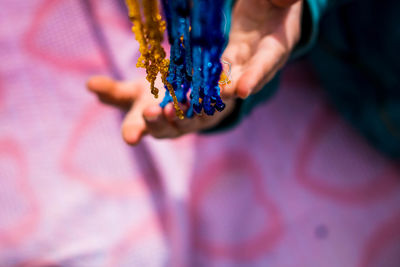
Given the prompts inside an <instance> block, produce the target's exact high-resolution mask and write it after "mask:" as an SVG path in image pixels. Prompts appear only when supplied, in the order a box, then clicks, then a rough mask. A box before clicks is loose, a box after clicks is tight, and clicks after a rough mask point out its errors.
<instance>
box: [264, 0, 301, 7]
mask: <svg viewBox="0 0 400 267" xmlns="http://www.w3.org/2000/svg"><path fill="white" fill-rule="evenodd" d="M269 1H270V2H271V3H272V4H273V5H274V6H276V7H282V8H288V7H290V6H291V5H293V4H295V3H297V2H299V1H300V0H269Z"/></svg>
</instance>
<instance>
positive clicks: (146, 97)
mask: <svg viewBox="0 0 400 267" xmlns="http://www.w3.org/2000/svg"><path fill="white" fill-rule="evenodd" d="M301 4H302V1H300V0H238V2H237V4H236V6H235V10H234V13H233V19H232V29H231V33H230V41H229V44H228V47H227V49H226V51H225V53H224V56H223V58H224V59H225V60H227V61H229V62H230V63H232V75H231V77H232V82H231V84H230V85H229V86H226V87H224V88H222V90H221V96H222V98H223V99H224V102H225V104H226V108H225V110H224V111H223V112H216V113H215V114H214V116H205V115H204V116H199V115H196V116H195V117H194V118H193V119H184V120H179V119H178V118H177V117H176V115H175V111H174V109H173V106H172V104H171V103H170V104H168V105H167V107H166V108H165V109H164V110H163V109H161V108H160V107H159V101H160V100H158V101H157V100H156V99H154V98H153V96H152V95H151V93H150V89H149V84H148V82H147V81H146V80H145V79H144V78H143V80H141V81H135V82H130V83H127V82H116V81H114V80H111V79H109V78H106V77H94V78H92V79H91V80H90V81H89V82H88V88H89V90H90V91H92V92H94V93H95V94H96V95H97V96H98V98H99V99H100V100H101V101H102V102H104V103H106V104H109V105H112V106H116V107H118V108H120V109H122V110H126V111H128V113H127V115H126V117H125V119H124V122H123V125H122V135H123V138H124V140H125V141H126V142H127V143H128V144H132V145H135V144H137V143H139V142H140V140H141V139H142V137H143V136H144V135H146V134H150V135H152V136H154V137H156V138H174V137H178V136H181V135H183V134H186V133H191V132H197V131H201V130H205V129H208V128H211V127H213V126H215V125H217V124H218V123H220V122H221V121H222V120H223V119H224V118H225V117H227V116H228V115H229V114H230V113H231V112H232V111H233V108H234V105H235V101H236V100H235V97H237V96H239V97H242V98H246V97H247V96H249V95H250V94H252V93H255V92H257V91H258V90H260V89H261V88H262V86H263V85H264V84H266V83H267V82H268V81H269V80H271V79H272V78H273V76H274V75H275V74H276V72H277V71H278V70H279V69H280V68H281V67H282V66H283V64H284V63H285V62H286V60H287V59H288V57H289V55H290V52H291V51H292V49H293V48H294V46H295V45H296V43H297V42H298V40H299V38H300V21H301V8H302V6H301ZM158 88H163V86H158ZM186 108H187V107H186ZM183 109H185V107H183Z"/></svg>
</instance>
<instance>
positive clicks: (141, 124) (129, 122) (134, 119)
mask: <svg viewBox="0 0 400 267" xmlns="http://www.w3.org/2000/svg"><path fill="white" fill-rule="evenodd" d="M121 132H122V137H123V139H124V141H125V142H126V143H127V144H128V145H137V144H138V143H139V142H140V141H141V139H142V137H143V136H144V135H145V134H146V133H147V128H146V123H145V121H144V119H143V117H142V108H141V107H140V106H133V108H132V109H131V110H130V111H129V112H128V113H127V114H126V116H125V119H124V121H123V123H122V127H121Z"/></svg>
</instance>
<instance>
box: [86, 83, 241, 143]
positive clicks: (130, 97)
mask: <svg viewBox="0 0 400 267" xmlns="http://www.w3.org/2000/svg"><path fill="white" fill-rule="evenodd" d="M87 87H88V89H89V90H90V91H91V92H93V93H95V94H96V95H97V97H98V98H99V100H100V101H101V102H103V103H105V104H107V105H111V106H115V107H117V108H119V109H121V110H124V111H128V113H127V114H126V116H125V119H124V122H123V124H122V137H123V139H124V140H125V142H126V143H128V144H130V145H136V144H138V143H139V142H140V140H141V139H142V137H143V136H145V135H146V134H150V135H152V136H153V137H156V138H175V137H179V136H181V135H184V134H187V133H191V132H198V131H201V130H205V129H208V128H211V127H213V126H215V125H217V124H218V123H219V122H221V121H222V120H223V119H224V118H225V117H226V116H227V115H229V114H230V113H231V112H232V110H233V107H234V100H233V99H225V100H224V102H225V104H226V108H225V110H224V111H223V112H216V113H215V115H214V116H206V115H196V116H195V117H194V118H192V119H188V118H185V119H183V120H180V119H179V118H178V117H177V116H176V114H175V110H174V108H173V105H172V104H171V103H170V104H168V105H167V106H166V108H165V109H164V110H163V109H161V107H160V106H159V102H160V100H156V99H154V97H153V95H152V94H151V92H150V88H149V83H148V82H147V81H146V80H145V79H143V80H137V81H133V82H117V81H114V80H112V79H110V78H107V77H101V76H99V77H93V78H91V79H90V80H89V81H88V83H87ZM158 88H163V86H162V85H160V84H159V85H158ZM187 108H188V106H182V109H183V110H184V111H185V109H186V110H187Z"/></svg>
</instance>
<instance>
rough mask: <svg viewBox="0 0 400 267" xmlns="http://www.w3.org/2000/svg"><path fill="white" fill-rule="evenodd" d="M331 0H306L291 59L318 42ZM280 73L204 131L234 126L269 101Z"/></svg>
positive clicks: (215, 130) (209, 131)
mask: <svg viewBox="0 0 400 267" xmlns="http://www.w3.org/2000/svg"><path fill="white" fill-rule="evenodd" d="M328 2H332V1H329V0H305V1H304V10H303V17H302V35H301V38H300V41H299V44H298V45H297V46H296V48H295V49H294V51H293V53H292V56H291V60H293V59H295V58H298V57H300V56H302V55H304V54H305V53H307V52H308V51H309V50H310V49H311V48H312V46H313V45H314V43H315V42H316V39H317V36H318V30H319V22H320V20H321V17H322V16H323V14H324V12H325V11H326V9H327V8H328ZM279 76H280V75H279V73H278V74H277V75H276V76H275V78H274V79H273V80H272V81H270V82H269V83H268V84H266V85H265V86H264V87H263V89H262V90H261V91H259V92H258V93H256V94H254V95H251V96H249V97H248V98H246V99H245V100H241V99H238V100H237V103H236V107H235V109H234V111H233V112H232V113H231V114H230V115H229V116H228V117H227V118H225V119H224V120H223V121H222V122H221V123H220V124H219V125H217V126H216V127H214V128H211V129H208V130H206V131H203V133H216V132H221V131H225V130H229V129H231V128H234V127H235V126H236V125H237V124H239V123H240V122H241V121H242V120H243V119H244V118H245V117H247V116H248V115H249V114H250V113H251V112H252V110H253V109H254V108H255V107H257V106H258V105H260V104H262V103H264V102H265V101H267V100H268V99H269V98H271V96H272V95H273V94H274V93H275V92H276V91H277V89H278V86H279Z"/></svg>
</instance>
